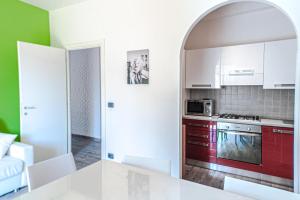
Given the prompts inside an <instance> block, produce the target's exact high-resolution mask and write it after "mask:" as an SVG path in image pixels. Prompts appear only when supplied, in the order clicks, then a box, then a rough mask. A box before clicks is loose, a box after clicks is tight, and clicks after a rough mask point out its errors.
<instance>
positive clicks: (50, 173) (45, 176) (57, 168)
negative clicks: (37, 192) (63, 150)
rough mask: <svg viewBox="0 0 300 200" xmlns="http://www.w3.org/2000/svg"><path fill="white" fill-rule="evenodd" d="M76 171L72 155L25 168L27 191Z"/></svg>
mask: <svg viewBox="0 0 300 200" xmlns="http://www.w3.org/2000/svg"><path fill="white" fill-rule="evenodd" d="M74 171H76V165H75V162H74V157H73V154H72V153H70V154H65V155H62V156H59V157H55V158H52V159H49V160H46V161H43V162H39V163H37V164H35V165H31V166H29V167H27V176H28V191H29V192H30V191H32V190H33V189H36V188H38V187H41V186H43V185H45V184H47V183H50V182H52V181H54V180H56V179H59V178H61V177H63V176H66V175H68V174H70V173H72V172H74Z"/></svg>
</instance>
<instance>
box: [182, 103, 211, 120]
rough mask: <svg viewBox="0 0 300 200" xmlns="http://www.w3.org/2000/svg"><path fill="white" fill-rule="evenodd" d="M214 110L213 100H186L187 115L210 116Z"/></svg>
mask: <svg viewBox="0 0 300 200" xmlns="http://www.w3.org/2000/svg"><path fill="white" fill-rule="evenodd" d="M213 112H214V102H213V100H212V99H202V100H187V101H186V114H187V115H202V116H209V117H211V116H212V115H213Z"/></svg>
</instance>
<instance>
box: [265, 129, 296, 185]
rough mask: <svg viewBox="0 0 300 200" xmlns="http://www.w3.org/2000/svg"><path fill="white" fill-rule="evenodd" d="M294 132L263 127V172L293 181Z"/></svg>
mask: <svg viewBox="0 0 300 200" xmlns="http://www.w3.org/2000/svg"><path fill="white" fill-rule="evenodd" d="M293 132H294V130H293V129H292V128H280V127H271V126H263V127H262V172H263V173H265V174H268V175H272V176H278V177H283V178H288V179H293V155H294V154H293V147H294V139H293V138H294V135H293Z"/></svg>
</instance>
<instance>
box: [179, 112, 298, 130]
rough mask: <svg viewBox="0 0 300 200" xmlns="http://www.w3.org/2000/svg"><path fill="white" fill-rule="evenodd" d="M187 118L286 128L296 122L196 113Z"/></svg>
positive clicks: (292, 126)
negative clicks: (209, 115) (228, 117)
mask: <svg viewBox="0 0 300 200" xmlns="http://www.w3.org/2000/svg"><path fill="white" fill-rule="evenodd" d="M183 118H185V119H196V120H207V121H215V122H231V123H239V124H255V125H261V126H277V127H284V128H294V124H288V123H285V122H284V120H277V119H263V118H262V119H261V120H260V121H251V120H239V119H220V118H219V117H218V116H212V117H207V116H196V115H195V116H194V115H184V116H183Z"/></svg>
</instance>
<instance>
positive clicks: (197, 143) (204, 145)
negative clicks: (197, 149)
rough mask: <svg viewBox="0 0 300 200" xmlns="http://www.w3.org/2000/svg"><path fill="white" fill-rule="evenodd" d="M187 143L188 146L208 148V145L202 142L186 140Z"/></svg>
mask: <svg viewBox="0 0 300 200" xmlns="http://www.w3.org/2000/svg"><path fill="white" fill-rule="evenodd" d="M187 143H188V144H194V145H199V146H202V147H209V144H208V143H203V142H195V141H191V140H188V141H187Z"/></svg>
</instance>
